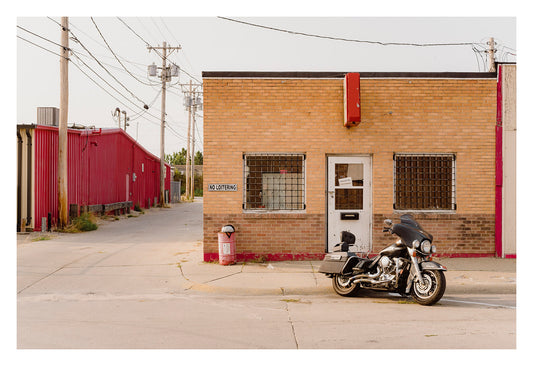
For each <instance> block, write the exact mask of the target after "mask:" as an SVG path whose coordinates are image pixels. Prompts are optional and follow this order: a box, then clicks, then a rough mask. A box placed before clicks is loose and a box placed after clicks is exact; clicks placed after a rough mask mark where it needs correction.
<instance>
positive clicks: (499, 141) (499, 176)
mask: <svg viewBox="0 0 533 366" xmlns="http://www.w3.org/2000/svg"><path fill="white" fill-rule="evenodd" d="M496 98H497V101H496V131H495V132H496V161H495V168H496V172H495V173H496V182H495V183H496V187H495V215H494V220H495V228H494V235H495V247H496V256H497V257H500V258H502V257H504V253H503V242H502V237H503V230H502V229H503V228H502V224H503V222H502V218H503V217H502V211H503V210H502V205H503V195H502V191H503V189H502V188H503V126H502V106H503V101H502V66H501V65H498V84H497V93H496Z"/></svg>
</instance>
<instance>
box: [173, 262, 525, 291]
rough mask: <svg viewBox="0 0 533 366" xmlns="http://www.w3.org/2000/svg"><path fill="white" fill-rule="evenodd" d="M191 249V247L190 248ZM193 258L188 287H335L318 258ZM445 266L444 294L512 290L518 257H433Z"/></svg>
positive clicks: (186, 267)
mask: <svg viewBox="0 0 533 366" xmlns="http://www.w3.org/2000/svg"><path fill="white" fill-rule="evenodd" d="M191 254H192V253H191ZM194 257H195V259H193V258H191V259H192V260H190V261H187V262H182V263H180V266H181V272H182V274H183V277H184V278H185V280H186V284H187V287H186V289H187V290H193V291H201V292H211V293H224V294H235V295H316V294H330V293H333V288H332V286H331V279H329V278H327V277H326V276H325V275H324V274H322V273H319V272H318V268H319V266H320V261H287V262H267V263H237V264H234V265H230V266H222V265H220V264H218V263H205V262H202V259H201V253H194ZM435 260H436V261H437V262H439V263H441V264H443V265H444V266H446V267H447V268H448V271H447V272H446V281H447V288H446V294H515V293H516V260H515V259H498V258H436V259H435Z"/></svg>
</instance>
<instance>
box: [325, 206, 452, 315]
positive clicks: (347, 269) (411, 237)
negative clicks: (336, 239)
mask: <svg viewBox="0 0 533 366" xmlns="http://www.w3.org/2000/svg"><path fill="white" fill-rule="evenodd" d="M383 232H389V233H391V234H394V235H397V236H398V237H399V238H400V239H399V240H398V241H397V242H396V243H394V244H392V245H390V246H388V247H387V248H385V249H383V250H382V251H381V252H379V254H378V255H377V256H376V257H374V258H368V256H367V258H362V257H359V256H357V255H356V253H353V252H350V251H349V247H350V245H353V244H354V243H355V235H354V234H352V233H350V232H347V231H343V232H341V243H339V244H337V245H335V247H334V251H333V253H328V254H326V256H325V257H324V260H323V261H322V264H321V265H320V268H319V270H318V271H319V272H321V273H324V274H325V275H326V276H327V277H331V279H332V283H333V289H334V290H335V292H336V293H337V294H339V295H341V296H355V295H356V294H357V292H358V291H359V290H360V289H361V288H364V289H370V290H377V291H386V292H397V293H399V294H400V295H402V296H409V294H410V295H411V296H412V298H413V299H414V300H415V301H416V302H417V303H418V304H421V305H433V304H435V303H437V302H438V301H439V300H440V299H441V298H442V295H444V291H445V290H446V277H445V276H444V271H446V267H444V266H443V265H441V264H439V263H437V262H434V261H432V256H433V254H435V253H436V251H437V248H436V246H435V245H433V244H432V241H433V236H432V235H431V234H430V233H428V232H427V231H425V230H424V229H422V227H421V226H420V224H419V223H418V222H417V221H416V220H415V219H414V218H413V217H412V216H411V215H407V214H406V215H402V216H401V217H400V223H396V224H393V222H392V220H385V227H384V228H383Z"/></svg>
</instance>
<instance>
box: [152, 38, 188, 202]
mask: <svg viewBox="0 0 533 366" xmlns="http://www.w3.org/2000/svg"><path fill="white" fill-rule="evenodd" d="M147 48H148V49H149V50H157V49H160V50H163V55H162V56H161V58H162V59H163V66H162V67H161V150H160V155H161V156H160V169H159V189H160V193H159V206H160V207H162V206H163V205H164V202H165V116H166V113H165V107H166V99H167V81H170V80H171V79H172V75H171V73H170V70H169V68H167V50H170V51H171V52H172V50H179V49H181V47H180V46H178V47H170V46H167V42H163V47H159V46H157V47H152V46H148V47H147ZM149 70H150V68H149ZM150 75H151V76H154V75H152V74H150Z"/></svg>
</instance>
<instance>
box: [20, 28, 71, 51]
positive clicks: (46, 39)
mask: <svg viewBox="0 0 533 366" xmlns="http://www.w3.org/2000/svg"><path fill="white" fill-rule="evenodd" d="M17 28H19V29H22V30H23V31H24V32H28V33H30V34H33V35H34V36H36V37H39V38H41V39H44V40H45V41H48V42H50V43H53V44H55V45H56V46H59V47H61V48H64V47H63V45H61V44H59V43H56V42H54V41H51V40H49V39H48V38H45V37H43V36H40V35H38V34H37V33H33V32H32V31H29V30H27V29H26V28H23V27H21V26H20V25H17ZM67 50H70V49H69V48H67Z"/></svg>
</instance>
